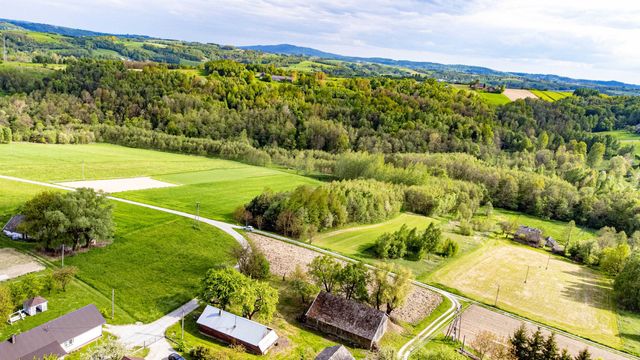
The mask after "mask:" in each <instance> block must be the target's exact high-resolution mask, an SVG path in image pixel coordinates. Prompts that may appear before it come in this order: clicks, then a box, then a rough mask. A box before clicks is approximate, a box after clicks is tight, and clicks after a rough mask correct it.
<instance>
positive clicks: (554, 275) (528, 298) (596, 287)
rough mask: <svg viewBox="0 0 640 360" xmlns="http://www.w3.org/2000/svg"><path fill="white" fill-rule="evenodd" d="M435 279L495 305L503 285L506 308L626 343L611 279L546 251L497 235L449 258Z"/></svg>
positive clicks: (605, 340) (598, 338)
mask: <svg viewBox="0 0 640 360" xmlns="http://www.w3.org/2000/svg"><path fill="white" fill-rule="evenodd" d="M547 261H548V262H549V267H548V269H547ZM527 269H529V270H528V275H527ZM525 279H526V280H527V281H526V283H525ZM430 280H431V282H433V283H437V284H442V285H445V286H447V287H449V288H454V289H457V290H458V291H460V292H461V293H462V294H464V295H466V296H469V297H471V298H473V299H476V300H479V301H482V302H485V303H488V304H492V305H493V304H494V301H495V298H496V293H497V291H498V286H500V292H499V296H498V307H500V308H503V309H505V310H508V311H511V312H514V313H517V314H520V315H523V316H525V317H527V318H530V319H533V320H536V321H540V322H544V323H547V324H550V325H552V326H555V327H558V328H560V329H563V330H567V331H569V332H571V333H574V334H576V335H579V336H583V337H587V338H590V339H593V340H595V341H598V342H601V343H603V344H606V345H609V346H612V347H615V348H620V347H621V346H622V341H621V339H620V337H619V331H618V323H617V320H618V319H617V316H616V311H615V303H614V301H613V296H612V290H611V281H610V280H609V279H607V278H605V277H604V276H602V275H601V274H599V273H597V272H595V271H593V270H591V269H589V268H587V267H584V266H581V265H578V264H575V263H572V262H570V261H567V260H566V259H564V258H560V257H555V256H552V257H550V256H549V254H548V253H546V252H544V251H536V250H533V249H531V248H529V247H526V246H524V245H518V244H515V243H513V242H511V241H508V240H493V241H490V242H488V243H486V244H485V245H484V246H482V247H481V248H479V249H477V250H476V251H474V252H471V253H469V254H467V255H465V256H463V257H460V258H458V259H456V260H454V261H452V262H450V263H448V264H446V265H445V266H443V267H442V268H440V269H439V270H437V271H436V272H435V273H433V274H432V275H431V277H430Z"/></svg>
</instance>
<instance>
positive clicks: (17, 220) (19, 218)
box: [2, 215, 25, 233]
mask: <svg viewBox="0 0 640 360" xmlns="http://www.w3.org/2000/svg"><path fill="white" fill-rule="evenodd" d="M24 219H25V216H24V215H15V216H14V217H12V218H11V219H9V222H7V224H6V225H5V226H4V227H3V228H2V230H3V231H10V232H14V233H18V232H20V231H18V226H19V225H20V224H22V222H23V221H24Z"/></svg>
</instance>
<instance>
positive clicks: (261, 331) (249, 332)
mask: <svg viewBox="0 0 640 360" xmlns="http://www.w3.org/2000/svg"><path fill="white" fill-rule="evenodd" d="M197 323H198V325H202V326H206V327H208V328H210V329H213V330H215V331H218V332H220V333H223V334H225V335H228V336H230V337H232V338H234V339H238V340H240V341H243V342H245V343H247V344H251V345H254V346H257V347H258V348H260V350H262V351H266V350H267V349H268V348H269V347H270V346H271V345H272V344H273V343H275V342H276V341H277V340H278V335H276V332H275V331H273V329H271V328H269V327H267V326H265V325H262V324H260V323H257V322H255V321H253V320H249V319H246V318H243V317H242V316H237V315H235V314H232V313H230V312H227V311H224V310H221V309H218V308H217V307H215V306H211V305H207V307H206V308H205V309H204V311H203V312H202V315H200V317H199V318H198V321H197Z"/></svg>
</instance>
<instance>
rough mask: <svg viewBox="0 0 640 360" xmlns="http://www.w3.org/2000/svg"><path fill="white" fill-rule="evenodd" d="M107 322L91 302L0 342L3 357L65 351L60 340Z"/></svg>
mask: <svg viewBox="0 0 640 360" xmlns="http://www.w3.org/2000/svg"><path fill="white" fill-rule="evenodd" d="M104 323H105V320H104V318H103V317H102V315H101V314H100V312H99V311H98V309H97V308H96V306H95V305H93V304H90V305H87V306H85V307H83V308H80V309H78V310H76V311H74V312H71V313H68V314H66V315H63V316H61V317H59V318H57V319H54V320H51V321H49V322H48V323H45V324H42V325H40V326H38V327H35V328H33V329H31V330H29V331H27V332H24V333H22V334H19V335H16V336H15V341H11V340H7V341H5V342H3V343H0V354H2V360H32V359H33V358H34V357H36V358H38V359H39V358H41V357H42V356H43V355H49V354H57V355H58V356H63V355H66V352H65V351H64V350H63V349H62V347H61V346H60V344H62V343H64V342H66V341H68V340H70V339H73V338H75V337H76V336H78V335H80V334H83V333H85V332H87V331H89V330H91V329H93V328H95V327H98V326H101V325H103V324H104Z"/></svg>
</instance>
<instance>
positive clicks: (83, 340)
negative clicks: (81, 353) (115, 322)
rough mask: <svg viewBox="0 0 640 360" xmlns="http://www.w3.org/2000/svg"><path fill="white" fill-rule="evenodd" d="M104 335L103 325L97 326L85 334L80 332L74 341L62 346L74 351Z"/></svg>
mask: <svg viewBox="0 0 640 360" xmlns="http://www.w3.org/2000/svg"><path fill="white" fill-rule="evenodd" d="M100 336H102V325H100V326H98V327H95V328H93V329H91V330H89V331H87V332H85V333H84V334H80V335H78V336H76V337H75V338H73V339H72V342H65V343H63V344H60V345H62V348H63V349H64V350H65V351H66V352H68V353H69V352H72V351H74V350H76V349H79V348H81V347H83V346H84V345H86V344H88V343H90V342H92V341H93V340H95V339H97V338H99V337H100Z"/></svg>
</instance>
